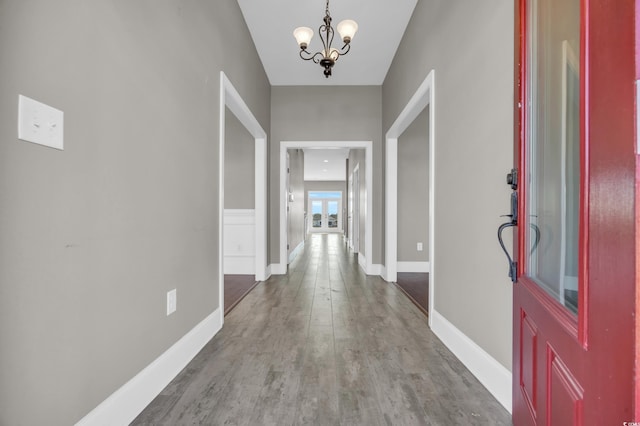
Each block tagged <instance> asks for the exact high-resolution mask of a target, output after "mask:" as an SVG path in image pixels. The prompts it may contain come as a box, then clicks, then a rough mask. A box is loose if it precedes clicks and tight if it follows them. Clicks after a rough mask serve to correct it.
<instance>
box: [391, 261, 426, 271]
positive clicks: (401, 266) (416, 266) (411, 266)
mask: <svg viewBox="0 0 640 426" xmlns="http://www.w3.org/2000/svg"><path fill="white" fill-rule="evenodd" d="M397 267H398V271H397V272H419V273H428V272H429V267H430V262H397Z"/></svg>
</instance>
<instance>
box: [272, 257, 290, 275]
mask: <svg viewBox="0 0 640 426" xmlns="http://www.w3.org/2000/svg"><path fill="white" fill-rule="evenodd" d="M285 256H286V255H285ZM285 259H286V258H285ZM269 267H270V268H271V271H270V274H269V276H271V275H287V265H286V264H282V263H272V264H271V265H270V266H269Z"/></svg>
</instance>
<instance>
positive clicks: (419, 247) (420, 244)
mask: <svg viewBox="0 0 640 426" xmlns="http://www.w3.org/2000/svg"><path fill="white" fill-rule="evenodd" d="M418 251H422V243H418Z"/></svg>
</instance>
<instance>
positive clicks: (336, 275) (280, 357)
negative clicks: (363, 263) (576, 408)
mask: <svg viewBox="0 0 640 426" xmlns="http://www.w3.org/2000/svg"><path fill="white" fill-rule="evenodd" d="M133 424H134V425H302V424H309V425H367V426H369V425H446V426H449V425H492V426H493V425H509V424H511V417H510V415H509V414H508V413H507V412H506V411H505V410H504V408H502V406H501V405H500V404H499V403H498V402H497V401H496V400H495V399H494V398H493V397H492V396H491V395H490V394H489V393H488V391H487V390H486V389H485V388H484V387H483V386H482V385H481V384H480V383H479V382H478V381H477V380H476V378H475V377H474V376H473V375H472V374H471V373H470V372H469V371H468V370H467V369H466V368H465V367H464V366H463V365H462V364H461V363H460V362H459V361H458V360H457V359H456V358H455V357H454V356H453V355H452V354H451V353H450V352H449V351H448V350H447V348H446V347H444V345H443V344H442V343H441V342H440V340H438V339H437V338H436V337H435V336H434V335H433V333H432V332H431V331H430V330H429V328H428V327H427V324H426V318H425V316H424V315H423V314H422V313H421V312H420V311H419V310H418V309H417V308H416V307H415V306H414V304H413V303H411V302H410V301H409V300H408V299H407V297H406V296H405V295H404V294H403V293H402V292H401V291H400V290H399V289H398V288H397V287H396V286H395V285H390V284H388V283H386V282H384V281H383V280H381V279H380V278H379V277H367V276H365V275H363V273H362V272H361V270H360V269H359V267H358V265H357V259H356V258H355V256H353V255H351V254H350V253H349V252H348V251H347V250H346V248H345V245H344V243H343V241H342V236H340V235H327V234H325V235H312V236H310V237H309V239H308V240H307V242H306V244H305V249H304V252H303V253H301V254H300V255H299V256H298V257H297V258H296V260H295V261H294V263H293V264H292V265H290V269H289V274H288V275H287V276H275V277H272V278H271V279H269V280H268V281H266V282H264V283H260V284H258V285H257V286H256V287H255V288H254V290H253V291H251V292H250V293H249V294H248V295H247V296H246V297H245V298H244V299H243V300H242V301H241V302H240V303H239V304H238V305H237V306H236V308H235V309H234V310H233V311H231V312H230V313H229V315H228V316H227V317H226V318H225V323H224V327H223V329H222V330H221V331H220V332H219V333H218V334H217V335H216V336H215V337H214V338H213V339H212V340H211V341H210V342H209V343H208V344H207V345H206V346H205V347H204V349H203V350H202V351H201V352H200V353H199V354H198V355H197V356H196V358H195V359H194V360H193V361H192V362H191V363H190V364H189V365H188V366H187V367H186V368H185V369H184V370H183V371H182V372H181V373H180V374H179V375H178V376H177V377H176V379H175V380H173V382H172V383H171V384H169V385H168V386H167V387H166V388H165V389H164V390H163V391H162V393H161V394H160V395H159V396H158V397H157V398H156V399H155V400H154V401H153V402H152V403H151V404H150V405H149V406H148V407H147V408H146V409H145V411H144V412H142V413H141V414H140V416H138V418H137V419H136V420H135V421H134V422H133Z"/></svg>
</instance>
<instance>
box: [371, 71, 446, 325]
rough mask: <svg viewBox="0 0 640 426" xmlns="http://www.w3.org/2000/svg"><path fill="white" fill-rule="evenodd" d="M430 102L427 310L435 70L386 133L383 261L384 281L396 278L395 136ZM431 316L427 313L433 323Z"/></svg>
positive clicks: (432, 268)
mask: <svg viewBox="0 0 640 426" xmlns="http://www.w3.org/2000/svg"><path fill="white" fill-rule="evenodd" d="M427 105H429V140H428V144H429V189H428V191H429V225H428V226H429V254H430V256H431V259H430V262H429V271H428V273H429V283H430V285H429V309H428V310H429V312H433V310H434V305H435V291H434V289H435V286H436V274H435V269H436V268H435V259H436V256H435V232H436V226H435V188H436V173H435V170H436V162H435V158H436V154H435V146H436V119H435V118H436V116H435V113H436V105H435V70H431V72H429V74H428V75H427V77H426V78H425V79H424V81H423V82H422V84H421V85H420V87H418V90H416V92H415V93H414V94H413V96H412V97H411V99H410V100H409V102H408V103H407V105H406V106H405V107H404V109H403V110H402V112H401V113H400V115H399V116H398V118H397V119H396V121H395V122H394V123H393V124H392V125H391V127H390V128H389V131H387V134H386V136H385V140H386V151H385V153H386V155H385V159H386V160H385V244H386V247H385V262H386V265H385V267H386V273H385V276H384V277H383V278H384V279H385V280H386V281H390V282H396V281H397V280H398V274H397V273H398V138H399V137H400V135H402V133H403V132H404V131H405V130H406V129H407V128H408V127H409V126H410V125H411V123H413V121H414V120H415V119H416V117H418V115H420V113H421V112H422V110H424V109H425V108H426V107H427ZM432 322H433V316H431V315H429V326H430V327H432Z"/></svg>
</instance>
